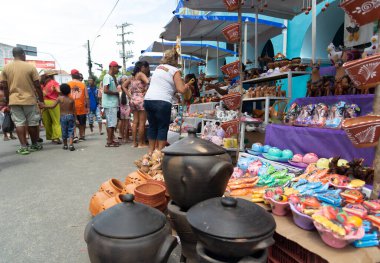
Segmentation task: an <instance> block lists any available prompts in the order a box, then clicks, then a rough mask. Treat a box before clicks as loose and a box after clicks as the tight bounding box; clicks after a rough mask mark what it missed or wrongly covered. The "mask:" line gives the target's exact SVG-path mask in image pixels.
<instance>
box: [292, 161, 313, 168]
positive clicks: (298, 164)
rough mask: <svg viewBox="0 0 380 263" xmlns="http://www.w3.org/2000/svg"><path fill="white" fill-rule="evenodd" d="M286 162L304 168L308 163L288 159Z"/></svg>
mask: <svg viewBox="0 0 380 263" xmlns="http://www.w3.org/2000/svg"><path fill="white" fill-rule="evenodd" d="M288 163H290V164H291V165H293V166H295V167H299V168H306V167H308V164H307V163H303V162H294V161H291V160H289V161H288Z"/></svg>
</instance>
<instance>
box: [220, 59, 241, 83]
mask: <svg viewBox="0 0 380 263" xmlns="http://www.w3.org/2000/svg"><path fill="white" fill-rule="evenodd" d="M239 63H240V61H239V60H237V61H235V62H232V63H229V64H227V65H224V66H223V67H221V68H220V69H221V70H222V71H223V73H224V74H226V75H227V76H228V77H229V78H231V79H233V78H235V77H237V76H239V74H240V71H239Z"/></svg>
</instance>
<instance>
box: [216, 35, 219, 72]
mask: <svg viewBox="0 0 380 263" xmlns="http://www.w3.org/2000/svg"><path fill="white" fill-rule="evenodd" d="M216 77H217V78H219V40H217V41H216Z"/></svg>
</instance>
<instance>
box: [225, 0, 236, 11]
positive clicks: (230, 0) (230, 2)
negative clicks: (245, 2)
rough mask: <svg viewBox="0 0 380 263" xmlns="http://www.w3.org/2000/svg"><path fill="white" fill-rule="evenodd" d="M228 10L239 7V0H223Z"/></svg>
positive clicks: (234, 9)
mask: <svg viewBox="0 0 380 263" xmlns="http://www.w3.org/2000/svg"><path fill="white" fill-rule="evenodd" d="M223 2H224V5H225V6H226V8H227V10H228V11H230V12H231V11H236V10H238V9H239V0H223Z"/></svg>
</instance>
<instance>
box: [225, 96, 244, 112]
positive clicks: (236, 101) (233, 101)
mask: <svg viewBox="0 0 380 263" xmlns="http://www.w3.org/2000/svg"><path fill="white" fill-rule="evenodd" d="M240 100H241V94H240V93H239V92H235V93H231V94H228V95H225V96H223V97H222V101H223V102H224V104H226V106H227V108H228V109H230V110H237V109H238V108H239V106H240Z"/></svg>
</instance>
